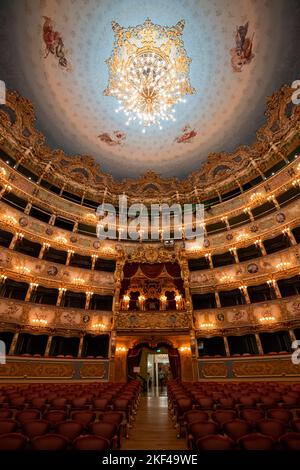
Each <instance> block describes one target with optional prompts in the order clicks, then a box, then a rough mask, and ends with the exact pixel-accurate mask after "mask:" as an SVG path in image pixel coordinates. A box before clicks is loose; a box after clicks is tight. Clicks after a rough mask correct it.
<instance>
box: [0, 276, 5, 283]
mask: <svg viewBox="0 0 300 470" xmlns="http://www.w3.org/2000/svg"><path fill="white" fill-rule="evenodd" d="M6 279H7V276H5V275H4V274H1V276H0V284H4V283H5V281H6Z"/></svg>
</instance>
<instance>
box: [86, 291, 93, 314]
mask: <svg viewBox="0 0 300 470" xmlns="http://www.w3.org/2000/svg"><path fill="white" fill-rule="evenodd" d="M93 293H94V292H89V291H88V292H86V293H85V295H86V299H85V306H84V308H85V310H88V309H89V308H90V303H91V298H92V296H93Z"/></svg>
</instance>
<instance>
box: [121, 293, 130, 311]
mask: <svg viewBox="0 0 300 470" xmlns="http://www.w3.org/2000/svg"><path fill="white" fill-rule="evenodd" d="M129 302H130V297H129V295H127V294H125V295H123V309H124V310H128V309H129Z"/></svg>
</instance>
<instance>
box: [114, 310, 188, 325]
mask: <svg viewBox="0 0 300 470" xmlns="http://www.w3.org/2000/svg"><path fill="white" fill-rule="evenodd" d="M115 326H116V328H117V329H119V330H122V329H124V330H132V329H146V330H149V329H153V330H156V329H164V330H172V329H181V328H183V329H186V328H190V319H189V316H188V315H187V313H186V312H178V311H168V312H162V311H161V312H151V313H150V312H148V313H147V312H143V313H140V312H130V313H129V312H118V313H117V314H116V315H115Z"/></svg>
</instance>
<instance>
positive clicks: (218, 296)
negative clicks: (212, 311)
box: [215, 291, 221, 307]
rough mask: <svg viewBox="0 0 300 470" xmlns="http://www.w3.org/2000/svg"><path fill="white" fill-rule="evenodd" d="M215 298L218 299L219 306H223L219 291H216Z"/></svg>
mask: <svg viewBox="0 0 300 470" xmlns="http://www.w3.org/2000/svg"><path fill="white" fill-rule="evenodd" d="M215 299H216V304H217V307H221V300H220V295H219V292H218V291H215Z"/></svg>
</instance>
